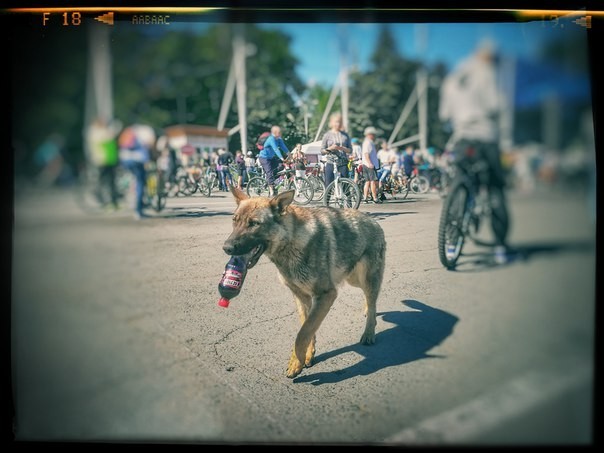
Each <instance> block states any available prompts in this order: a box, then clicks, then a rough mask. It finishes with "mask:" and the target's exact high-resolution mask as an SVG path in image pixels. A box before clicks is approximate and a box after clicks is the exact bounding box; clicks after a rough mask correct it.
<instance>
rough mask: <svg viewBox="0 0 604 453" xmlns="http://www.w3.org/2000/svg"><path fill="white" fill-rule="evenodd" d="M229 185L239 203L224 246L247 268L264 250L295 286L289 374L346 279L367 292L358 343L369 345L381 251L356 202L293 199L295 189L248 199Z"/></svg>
mask: <svg viewBox="0 0 604 453" xmlns="http://www.w3.org/2000/svg"><path fill="white" fill-rule="evenodd" d="M231 192H232V193H233V195H234V197H235V200H236V202H237V209H236V211H235V214H234V216H233V232H232V233H231V235H230V236H229V237H228V239H227V240H226V241H225V243H224V246H223V249H224V251H225V252H226V253H227V254H229V255H246V256H247V259H248V268H250V267H252V266H254V265H255V264H256V263H257V262H258V259H259V258H260V256H261V255H262V254H263V253H265V254H266V256H267V257H268V258H269V259H270V260H271V261H272V262H273V263H274V264H275V266H277V269H278V271H279V274H280V277H281V281H282V282H283V283H284V284H285V285H286V286H287V287H288V288H289V289H290V290H291V291H292V293H293V295H294V298H295V301H296V304H297V307H298V313H299V315H300V321H301V322H302V327H301V328H300V331H299V332H298V335H297V336H296V341H295V345H294V349H293V352H292V355H291V359H290V361H289V365H288V367H287V377H290V378H293V377H295V376H297V375H298V374H300V372H301V371H302V368H304V366H307V367H309V366H311V365H312V361H313V359H314V355H315V334H316V332H317V330H318V329H319V326H320V325H321V322H322V321H323V319H324V318H325V316H326V315H327V313H328V312H329V310H330V308H331V306H332V304H333V302H334V300H335V299H336V296H337V294H338V292H337V287H338V285H339V284H340V283H342V282H343V281H347V282H348V283H349V284H350V285H352V286H355V287H358V288H361V289H362V290H363V293H364V294H365V316H366V318H367V320H366V323H365V331H364V332H363V335H362V336H361V343H363V344H373V343H374V342H375V325H376V302H377V297H378V294H379V292H380V287H381V284H382V277H383V274H384V258H385V252H386V241H385V238H384V232H383V230H382V228H381V227H380V226H379V225H378V224H377V223H376V222H375V221H374V220H373V219H371V218H370V217H369V216H368V215H367V214H365V213H363V212H360V211H357V210H355V209H337V208H328V207H315V208H302V207H298V206H294V205H292V204H291V203H292V200H293V197H294V191H288V192H283V193H280V194H279V195H277V196H275V197H274V198H265V197H258V198H249V197H248V196H247V195H246V194H245V193H244V192H242V191H241V190H239V189H237V188H235V187H233V186H232V187H231Z"/></svg>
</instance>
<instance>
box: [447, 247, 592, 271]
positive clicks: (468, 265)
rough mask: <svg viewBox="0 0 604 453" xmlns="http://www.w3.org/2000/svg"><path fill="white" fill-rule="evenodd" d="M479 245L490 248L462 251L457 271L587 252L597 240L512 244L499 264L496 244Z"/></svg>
mask: <svg viewBox="0 0 604 453" xmlns="http://www.w3.org/2000/svg"><path fill="white" fill-rule="evenodd" d="M476 244H477V245H479V246H484V247H488V250H485V251H480V252H472V253H462V255H461V257H460V260H459V261H458V263H457V266H456V267H455V271H456V272H480V271H483V270H486V269H492V268H495V267H504V266H509V265H512V264H515V263H518V262H527V261H529V260H530V259H531V258H534V257H536V256H541V255H560V254H564V253H585V252H590V251H595V249H596V244H595V241H587V240H585V241H560V242H541V243H530V244H519V245H511V246H510V247H509V253H508V257H507V262H506V263H504V264H498V263H496V262H495V260H494V256H493V248H492V247H493V246H494V244H490V243H486V242H479V241H476Z"/></svg>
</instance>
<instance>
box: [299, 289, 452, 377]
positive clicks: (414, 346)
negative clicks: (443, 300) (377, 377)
mask: <svg viewBox="0 0 604 453" xmlns="http://www.w3.org/2000/svg"><path fill="white" fill-rule="evenodd" d="M402 303H403V304H405V305H406V306H407V307H409V308H412V309H414V310H417V311H389V312H385V313H378V317H381V319H382V320H383V321H385V322H387V323H394V324H395V326H394V327H392V328H390V329H388V330H384V331H382V332H379V333H377V334H376V336H375V344H374V345H371V346H367V345H362V344H360V343H355V344H352V345H350V346H345V347H343V348H340V349H336V350H334V351H329V352H326V353H323V354H320V355H318V356H317V357H315V363H319V362H322V361H325V360H329V359H331V358H333V357H336V356H338V355H340V354H344V353H347V352H356V353H357V354H359V355H361V356H363V359H362V360H361V361H359V362H357V363H355V364H354V365H351V366H349V367H348V368H344V369H341V370H337V371H330V372H320V373H312V368H308V369H305V372H304V374H303V375H302V376H300V377H297V378H295V379H294V382H296V383H297V382H303V383H310V384H312V385H321V384H332V383H336V382H342V381H345V380H346V379H350V378H353V377H356V376H366V375H368V374H372V373H375V372H376V371H379V370H382V369H384V368H388V367H392V366H398V365H403V364H405V363H410V362H414V361H416V360H421V359H425V358H443V356H439V355H432V354H428V351H430V350H431V349H432V348H434V347H436V346H438V345H439V344H441V343H442V342H443V341H444V340H445V339H446V338H447V337H448V336H449V335H451V333H452V332H453V327H454V326H455V324H456V323H457V321H458V320H459V318H457V317H456V316H454V315H452V314H450V313H447V312H446V311H443V310H439V309H437V308H432V307H430V306H428V305H426V304H424V303H422V302H419V301H417V300H403V301H402ZM360 333H361V332H359V337H360Z"/></svg>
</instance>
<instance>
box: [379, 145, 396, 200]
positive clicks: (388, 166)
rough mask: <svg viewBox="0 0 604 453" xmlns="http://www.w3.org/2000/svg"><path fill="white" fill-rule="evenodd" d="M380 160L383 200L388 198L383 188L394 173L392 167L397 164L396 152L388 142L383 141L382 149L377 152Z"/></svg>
mask: <svg viewBox="0 0 604 453" xmlns="http://www.w3.org/2000/svg"><path fill="white" fill-rule="evenodd" d="M377 156H378V159H379V161H380V169H379V170H378V193H379V196H380V198H381V200H382V201H384V200H386V196H385V195H384V193H383V191H382V189H383V187H384V183H385V182H386V180H387V179H388V177H389V176H390V174H391V173H392V167H393V166H394V164H396V153H395V152H394V150H392V149H390V148H389V147H388V142H387V141H385V140H384V141H383V142H382V145H381V149H380V150H379V151H378V153H377Z"/></svg>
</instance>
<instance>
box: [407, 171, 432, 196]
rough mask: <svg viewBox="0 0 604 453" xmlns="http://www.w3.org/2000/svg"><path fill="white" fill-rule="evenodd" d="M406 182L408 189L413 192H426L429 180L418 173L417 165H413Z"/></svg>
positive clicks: (428, 187)
mask: <svg viewBox="0 0 604 453" xmlns="http://www.w3.org/2000/svg"><path fill="white" fill-rule="evenodd" d="M407 184H408V186H409V190H410V191H411V192H413V193H415V194H420V193H426V192H428V190H430V180H429V179H428V178H426V177H425V176H424V175H422V174H420V173H419V169H418V168H417V167H413V171H412V173H411V177H410V178H408V180H407Z"/></svg>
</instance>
